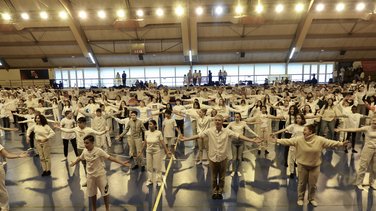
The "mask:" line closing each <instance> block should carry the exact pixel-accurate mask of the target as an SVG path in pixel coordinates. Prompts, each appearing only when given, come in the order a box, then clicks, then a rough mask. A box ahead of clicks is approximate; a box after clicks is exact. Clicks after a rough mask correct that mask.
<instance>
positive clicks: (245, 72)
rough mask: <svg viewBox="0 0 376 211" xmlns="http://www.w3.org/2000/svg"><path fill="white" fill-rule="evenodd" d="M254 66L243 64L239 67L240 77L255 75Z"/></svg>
mask: <svg viewBox="0 0 376 211" xmlns="http://www.w3.org/2000/svg"><path fill="white" fill-rule="evenodd" d="M254 67H255V66H254V65H253V64H241V65H239V75H240V76H250V75H253V74H254Z"/></svg>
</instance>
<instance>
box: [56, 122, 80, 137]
mask: <svg viewBox="0 0 376 211" xmlns="http://www.w3.org/2000/svg"><path fill="white" fill-rule="evenodd" d="M60 127H63V128H68V129H72V128H74V127H76V121H74V119H68V118H63V119H62V120H61V122H60ZM61 138H62V139H68V140H71V139H74V138H76V134H74V133H66V132H64V131H62V132H61Z"/></svg>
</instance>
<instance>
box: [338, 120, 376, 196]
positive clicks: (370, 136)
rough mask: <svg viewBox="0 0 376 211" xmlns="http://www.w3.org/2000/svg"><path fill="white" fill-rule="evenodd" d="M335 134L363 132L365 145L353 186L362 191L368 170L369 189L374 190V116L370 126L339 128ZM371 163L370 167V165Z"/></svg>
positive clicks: (375, 146)
mask: <svg viewBox="0 0 376 211" xmlns="http://www.w3.org/2000/svg"><path fill="white" fill-rule="evenodd" d="M335 131H336V132H364V133H365V143H364V147H363V149H362V151H361V153H360V163H359V169H358V173H357V178H356V182H355V185H356V186H357V188H358V189H360V190H363V179H364V176H365V174H366V172H367V169H369V170H370V172H371V174H370V179H369V180H370V187H371V188H372V189H374V190H376V182H375V176H376V116H373V117H372V120H371V125H370V126H364V127H361V128H339V129H336V130H335ZM370 163H372V165H370Z"/></svg>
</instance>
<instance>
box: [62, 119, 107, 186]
mask: <svg viewBox="0 0 376 211" xmlns="http://www.w3.org/2000/svg"><path fill="white" fill-rule="evenodd" d="M55 128H57V129H60V130H61V131H63V132H66V133H75V134H76V139H77V151H78V154H79V156H81V154H82V152H83V151H84V148H85V143H84V138H85V137H86V136H88V135H103V134H105V133H106V132H107V131H106V130H104V131H101V132H99V131H96V130H93V129H92V128H90V127H86V118H85V117H80V118H78V120H77V127H75V128H71V129H68V128H62V127H60V126H59V125H55ZM82 164H83V165H84V168H85V174H86V173H87V172H86V161H85V160H82ZM82 186H83V187H86V186H87V183H86V182H85V183H83V184H82Z"/></svg>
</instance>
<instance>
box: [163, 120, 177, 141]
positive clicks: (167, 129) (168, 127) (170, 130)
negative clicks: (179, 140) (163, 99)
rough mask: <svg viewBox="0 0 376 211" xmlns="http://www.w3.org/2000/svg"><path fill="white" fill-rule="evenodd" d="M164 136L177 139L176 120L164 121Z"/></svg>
mask: <svg viewBox="0 0 376 211" xmlns="http://www.w3.org/2000/svg"><path fill="white" fill-rule="evenodd" d="M163 127H164V128H163V134H164V136H165V137H167V138H171V137H175V127H176V121H175V120H174V119H167V118H165V119H164V120H163Z"/></svg>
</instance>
